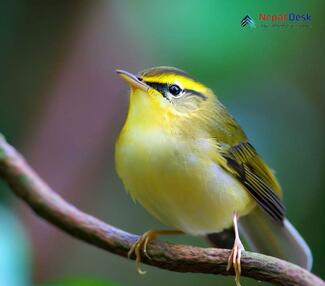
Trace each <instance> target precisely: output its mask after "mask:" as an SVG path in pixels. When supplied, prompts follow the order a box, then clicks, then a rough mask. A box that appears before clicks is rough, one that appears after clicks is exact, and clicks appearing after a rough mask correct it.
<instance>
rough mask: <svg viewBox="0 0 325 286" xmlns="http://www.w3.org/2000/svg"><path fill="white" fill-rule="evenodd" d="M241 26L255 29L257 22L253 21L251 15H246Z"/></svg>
mask: <svg viewBox="0 0 325 286" xmlns="http://www.w3.org/2000/svg"><path fill="white" fill-rule="evenodd" d="M240 25H241V26H242V27H246V26H248V27H250V28H255V22H254V20H253V18H252V17H250V16H249V15H246V16H245V17H244V18H243V20H241V21H240Z"/></svg>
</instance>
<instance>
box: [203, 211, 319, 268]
mask: <svg viewBox="0 0 325 286" xmlns="http://www.w3.org/2000/svg"><path fill="white" fill-rule="evenodd" d="M239 230H240V233H241V235H242V236H243V238H244V239H246V241H247V243H248V246H249V247H250V250H252V251H256V252H259V253H263V254H267V255H271V256H275V257H278V258H281V259H284V260H287V261H290V262H292V263H294V264H297V265H300V266H301V267H303V268H306V269H308V270H311V267H312V263H313V257H312V254H311V251H310V249H309V246H308V245H307V243H306V242H305V241H304V239H303V238H302V237H301V235H300V234H299V233H298V231H297V230H296V229H295V228H294V226H293V225H292V224H291V223H290V222H289V221H288V220H287V219H285V220H284V223H283V225H280V224H279V223H277V222H275V221H273V220H272V219H271V218H270V217H269V216H268V215H267V214H266V213H265V212H264V211H263V210H261V209H260V208H258V207H256V208H255V209H254V210H253V211H252V212H251V213H250V214H248V215H247V216H244V217H241V218H240V219H239ZM206 238H207V240H208V241H209V243H210V244H212V245H213V246H214V247H219V248H220V247H221V248H232V245H233V243H234V239H235V235H234V231H233V229H229V230H224V231H223V232H222V233H218V234H209V235H207V237H206Z"/></svg>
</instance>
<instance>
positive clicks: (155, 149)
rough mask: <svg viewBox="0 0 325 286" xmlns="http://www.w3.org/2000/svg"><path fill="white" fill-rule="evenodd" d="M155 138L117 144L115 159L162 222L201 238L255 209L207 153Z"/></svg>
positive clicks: (137, 197) (135, 191)
mask: <svg viewBox="0 0 325 286" xmlns="http://www.w3.org/2000/svg"><path fill="white" fill-rule="evenodd" d="M156 139H157V141H156ZM156 139H151V140H154V141H155V142H150V140H146V142H141V144H140V145H138V144H137V142H136V141H133V142H132V143H133V144H120V143H118V144H117V149H116V161H117V172H118V174H119V176H120V177H121V178H122V181H123V183H124V185H125V188H126V189H127V191H128V192H129V193H130V194H131V196H132V197H133V198H134V199H135V200H137V201H139V202H140V203H141V204H142V205H143V207H144V208H145V209H146V210H147V211H148V212H149V213H151V214H152V215H153V216H155V217H156V218H157V219H158V220H160V221H161V222H162V223H164V224H166V225H167V226H170V227H173V228H176V229H179V230H182V231H183V232H185V233H189V234H193V235H201V234H206V233H212V232H219V231H221V230H223V229H225V228H228V227H230V226H231V224H232V216H233V213H234V212H235V211H236V212H238V213H239V214H240V215H244V214H246V213H247V212H249V211H250V210H251V208H252V207H253V205H254V203H253V200H252V199H251V197H250V195H249V194H248V192H247V191H246V190H245V189H244V188H243V187H242V185H241V184H240V183H239V182H238V181H237V180H236V179H235V178H234V177H233V176H232V175H230V174H229V173H228V172H227V171H225V170H224V169H223V168H222V167H220V166H219V165H218V164H217V163H215V162H213V161H212V159H209V158H207V157H206V156H205V155H204V154H205V153H203V152H204V150H200V149H198V150H195V152H193V150H190V149H188V150H186V148H187V147H185V145H184V146H181V145H180V143H179V142H177V143H175V142H165V141H164V140H159V138H156ZM123 141H124V140H123ZM173 144H174V145H173ZM186 146H187V145H186ZM184 148H185V149H184ZM201 154H202V156H201Z"/></svg>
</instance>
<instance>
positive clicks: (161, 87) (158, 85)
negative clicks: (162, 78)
mask: <svg viewBox="0 0 325 286" xmlns="http://www.w3.org/2000/svg"><path fill="white" fill-rule="evenodd" d="M146 84H147V85H149V86H151V87H152V88H154V89H155V90H158V91H159V92H160V93H161V94H162V95H163V96H164V97H165V94H166V93H167V91H168V84H166V83H157V82H146Z"/></svg>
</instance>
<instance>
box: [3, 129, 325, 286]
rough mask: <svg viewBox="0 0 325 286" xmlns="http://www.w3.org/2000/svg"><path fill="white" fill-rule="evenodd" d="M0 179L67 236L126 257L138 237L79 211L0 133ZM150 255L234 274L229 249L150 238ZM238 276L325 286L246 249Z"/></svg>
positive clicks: (159, 261) (191, 268)
mask: <svg viewBox="0 0 325 286" xmlns="http://www.w3.org/2000/svg"><path fill="white" fill-rule="evenodd" d="M0 177H1V178H2V179H3V180H4V181H6V182H7V183H8V185H9V186H10V188H11V189H12V191H13V192H14V193H15V194H16V196H18V197H20V198H21V199H22V200H24V201H25V202H26V203H27V204H28V205H29V206H30V207H31V208H32V209H33V210H34V212H35V213H36V214H38V215H39V216H40V217H42V218H44V219H45V220H47V221H48V222H50V223H52V224H54V225H56V226H57V227H58V228H60V229H61V230H63V231H65V232H66V233H68V234H70V235H71V236H73V237H75V238H78V239H80V240H83V241H85V242H88V243H89V244H92V245H95V246H97V247H99V248H102V249H105V250H107V251H109V252H111V253H114V254H118V255H120V256H124V257H127V253H128V251H129V249H130V247H131V245H132V243H133V242H135V241H136V239H137V238H138V236H137V235H134V234H130V233H127V232H125V231H123V230H120V229H118V228H116V227H113V226H111V225H109V224H106V223H104V222H102V221H100V220H99V219H97V218H95V217H93V216H91V215H88V214H86V213H83V212H82V211H80V210H78V209H77V208H76V207H74V206H72V205H71V204H69V203H68V202H66V201H65V200H64V199H63V198H61V197H60V196H59V195H58V194H56V193H55V192H54V191H53V190H52V189H51V188H50V187H49V186H48V185H47V184H46V183H45V182H44V181H43V180H42V179H41V178H40V177H39V176H38V175H37V174H36V173H35V171H34V170H33V169H32V168H31V167H30V166H29V165H28V164H27V163H26V161H25V160H24V159H23V157H22V156H21V155H20V154H19V153H18V152H17V151H16V150H15V149H14V148H13V147H12V146H10V145H9V144H8V143H7V142H6V141H5V139H4V137H2V136H1V134H0ZM148 252H149V255H150V257H151V259H147V258H146V257H145V256H144V257H143V259H142V262H143V263H146V264H149V265H152V266H156V267H159V268H163V269H168V270H171V271H177V272H193V273H210V274H221V275H234V273H233V271H232V270H231V271H226V267H227V260H228V257H229V255H230V250H226V249H215V248H198V247H192V246H185V245H175V244H171V243H165V242H161V241H153V242H151V243H150V245H149V249H148ZM241 264H242V276H246V277H251V278H254V279H256V280H261V281H268V282H271V283H274V284H278V285H304V286H307V285H308V286H320V285H322V286H324V285H325V283H324V281H323V280H322V279H320V278H318V277H317V276H315V275H313V274H312V273H310V272H308V271H306V270H305V269H302V268H301V267H298V266H296V265H294V264H292V263H289V262H286V261H284V260H280V259H278V258H275V257H271V256H266V255H262V254H258V253H252V252H248V251H245V252H244V253H243V255H242V259H241Z"/></svg>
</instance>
